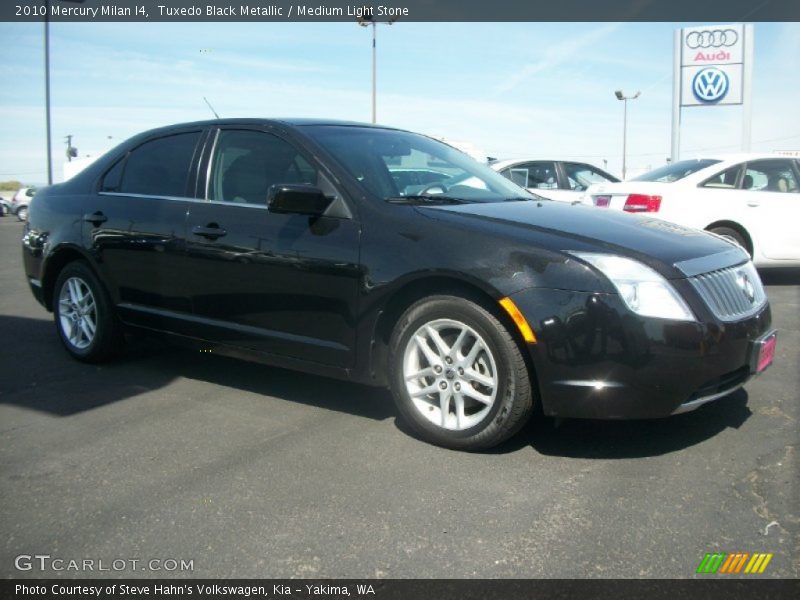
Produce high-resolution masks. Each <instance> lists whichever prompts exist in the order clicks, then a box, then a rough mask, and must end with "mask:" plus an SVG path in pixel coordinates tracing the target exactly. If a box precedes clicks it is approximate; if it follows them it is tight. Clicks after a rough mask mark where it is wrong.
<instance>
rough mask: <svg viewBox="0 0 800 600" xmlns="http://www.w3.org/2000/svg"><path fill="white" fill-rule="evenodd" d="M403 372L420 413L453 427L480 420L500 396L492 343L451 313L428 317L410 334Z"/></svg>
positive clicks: (473, 424)
mask: <svg viewBox="0 0 800 600" xmlns="http://www.w3.org/2000/svg"><path fill="white" fill-rule="evenodd" d="M403 378H404V381H405V384H406V391H407V392H408V394H409V396H410V398H411V400H412V402H413V405H414V407H415V408H416V409H417V410H418V411H419V412H420V414H422V415H424V416H425V418H426V419H428V420H429V421H430V422H431V423H433V424H434V425H437V426H439V427H441V428H443V429H448V430H452V431H463V430H465V429H469V428H470V427H474V426H475V425H477V424H478V423H480V422H481V421H482V420H483V419H484V418H485V417H486V416H487V415H488V414H489V412H490V411H491V409H492V406H494V403H495V400H496V398H497V388H498V381H499V378H498V373H497V364H496V362H495V358H494V356H493V354H492V351H491V349H490V348H489V346H488V344H487V343H486V341H485V340H484V339H483V337H481V335H480V334H478V332H476V331H475V330H474V329H473V328H472V327H470V326H468V325H466V324H465V323H461V322H460V321H455V320H452V319H436V320H434V321H430V322H428V323H425V324H424V325H422V326H421V327H420V328H419V329H418V330H417V331H416V332H415V333H414V334H413V335H412V336H411V337H410V338H409V341H408V343H407V345H406V349H405V352H404V355H403Z"/></svg>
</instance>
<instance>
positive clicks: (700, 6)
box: [0, 0, 800, 52]
mask: <svg viewBox="0 0 800 600" xmlns="http://www.w3.org/2000/svg"><path fill="white" fill-rule="evenodd" d="M359 18H361V19H363V18H366V19H374V20H393V19H398V18H399V19H403V20H406V21H443V22H444V21H582V22H586V21H708V20H717V21H718V20H730V21H741V20H747V21H749V22H753V21H800V2H798V1H797V0H768V1H767V2H753V1H752V0H727V1H726V2H720V1H719V0H669V1H665V0H654V1H647V0H603V1H602V2H599V1H598V0H558V1H557V2H544V1H541V0H540V1H531V0H495V1H494V2H487V1H486V0H383V1H381V2H372V1H362V2H358V1H351V2H345V1H340V0H325V1H324V2H307V3H306V2H297V1H296V0H295V1H286V0H260V1H259V0H243V1H242V0H224V1H221V0H3V1H2V2H0V21H42V20H44V19H47V20H50V21H54V22H60V21H81V22H91V21H101V22H113V21H161V22H180V21H230V22H239V21H294V22H309V21H350V20H353V19H359ZM642 50H643V52H644V51H645V49H642Z"/></svg>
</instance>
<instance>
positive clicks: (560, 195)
mask: <svg viewBox="0 0 800 600" xmlns="http://www.w3.org/2000/svg"><path fill="white" fill-rule="evenodd" d="M489 166H490V167H492V168H493V169H494V170H495V171H497V172H499V173H500V174H501V175H503V176H504V177H506V178H508V179H510V180H511V181H513V182H514V183H516V184H517V185H520V186H522V187H524V188H526V189H527V190H529V191H531V192H533V193H534V194H536V195H538V196H542V197H544V198H549V199H550V200H561V201H564V202H576V201H580V200H581V198H582V197H583V194H584V192H585V191H586V189H587V188H588V187H589V186H590V185H592V184H593V183H615V182H618V181H619V179H617V178H616V177H614V176H613V175H611V174H610V173H606V172H605V171H604V170H603V169H599V168H597V167H595V166H593V165H590V164H588V163H582V162H574V161H560V160H538V159H515V160H497V161H493V162H490V163H489Z"/></svg>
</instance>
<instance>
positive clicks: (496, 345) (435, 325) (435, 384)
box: [389, 296, 533, 451]
mask: <svg viewBox="0 0 800 600" xmlns="http://www.w3.org/2000/svg"><path fill="white" fill-rule="evenodd" d="M431 330H432V331H433V332H435V333H436V334H437V335H436V336H434V335H433V334H432V333H431ZM437 337H438V340H437ZM440 342H442V343H443V345H440ZM435 347H439V348H441V350H438V351H436V350H434V348H435ZM426 348H427V349H426ZM448 360H450V361H452V362H450V363H448V362H447V361H448ZM389 369H390V374H389V382H390V386H391V389H392V395H393V396H394V400H395V403H396V404H397V407H398V410H399V411H400V414H401V416H402V418H403V419H404V420H405V422H406V423H408V424H409V426H410V427H411V428H412V429H413V430H414V432H415V433H416V434H418V435H419V437H420V438H422V439H424V440H426V441H428V442H431V443H433V444H436V445H438V446H444V447H446V448H452V449H456V450H469V451H476V450H485V449H487V448H491V447H492V446H496V445H497V444H499V443H501V442H503V441H505V440H507V439H508V438H510V437H511V436H512V435H514V434H515V433H516V432H517V431H519V430H520V429H521V428H522V426H523V425H524V424H525V423H526V422H527V421H528V419H529V418H530V415H531V413H532V412H533V393H532V389H531V382H530V377H529V373H528V367H527V365H526V363H525V359H524V358H523V356H522V354H521V352H520V348H519V346H518V345H517V343H516V342H515V341H514V339H513V338H512V337H511V334H510V333H509V332H508V330H507V329H506V328H505V327H504V326H503V324H502V323H501V322H500V321H499V320H498V319H497V318H496V317H495V316H494V315H492V314H491V313H490V312H489V311H487V310H486V309H484V308H483V307H481V306H479V305H478V304H475V303H474V302H471V301H469V300H467V299H465V298H460V297H457V296H432V297H430V298H425V299H423V300H420V301H418V302H416V303H415V304H413V305H412V306H410V307H409V308H408V310H406V311H405V313H403V315H402V316H401V317H400V319H399V321H398V322H397V325H396V326H395V328H394V331H393V332H392V337H391V340H390V343H389ZM416 374H419V377H414V375H416ZM426 391H427V393H426Z"/></svg>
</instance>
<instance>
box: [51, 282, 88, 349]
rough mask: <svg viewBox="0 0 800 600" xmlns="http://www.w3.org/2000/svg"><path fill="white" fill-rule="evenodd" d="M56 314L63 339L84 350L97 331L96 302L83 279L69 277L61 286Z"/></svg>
mask: <svg viewBox="0 0 800 600" xmlns="http://www.w3.org/2000/svg"><path fill="white" fill-rule="evenodd" d="M58 316H59V325H60V327H61V332H62V333H63V334H64V339H66V340H67V341H69V343H70V344H71V345H72V346H74V347H75V348H77V349H78V350H84V349H85V348H87V347H88V346H89V345H90V344H91V343H92V341H94V338H95V333H96V332H97V304H96V302H95V298H94V295H93V294H92V290H91V289H89V286H88V285H87V284H86V282H85V281H83V279H81V278H79V277H70V278H69V279H67V280H66V281H65V282H64V285H62V286H61V293H60V294H59V297H58Z"/></svg>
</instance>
